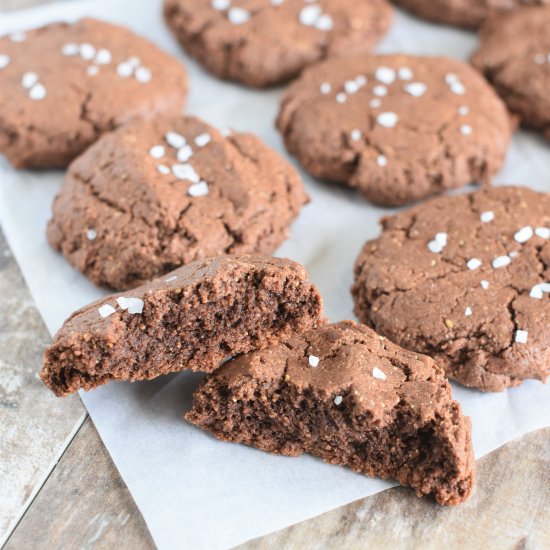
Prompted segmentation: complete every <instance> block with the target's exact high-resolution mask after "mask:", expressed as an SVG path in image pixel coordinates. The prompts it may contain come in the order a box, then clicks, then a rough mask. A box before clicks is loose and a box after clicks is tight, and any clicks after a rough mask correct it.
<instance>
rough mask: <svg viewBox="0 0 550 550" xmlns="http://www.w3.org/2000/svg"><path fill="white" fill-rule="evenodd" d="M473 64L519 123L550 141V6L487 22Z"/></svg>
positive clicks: (503, 16) (518, 12)
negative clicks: (517, 118) (516, 115)
mask: <svg viewBox="0 0 550 550" xmlns="http://www.w3.org/2000/svg"><path fill="white" fill-rule="evenodd" d="M480 38H481V46H480V48H479V50H478V51H477V53H476V54H475V55H474V56H473V58H472V64H473V65H474V66H475V67H476V68H477V69H479V70H480V71H481V72H483V73H484V74H485V76H486V77H487V79H488V80H489V82H490V83H491V84H492V85H493V86H494V87H495V89H496V91H497V92H498V93H499V94H500V96H501V97H502V99H503V100H504V102H505V103H506V105H508V108H509V109H510V110H511V111H512V112H513V113H516V114H518V115H519V117H520V118H521V120H522V122H523V123H524V124H525V125H526V126H529V127H531V128H534V129H536V130H539V131H541V132H542V133H543V134H544V135H545V136H546V138H547V139H550V5H548V6H546V7H536V8H525V9H522V10H519V11H516V12H513V13H510V14H506V15H502V16H500V17H496V18H494V19H490V20H489V21H488V22H487V23H486V24H485V25H484V26H483V27H482V30H481V34H480Z"/></svg>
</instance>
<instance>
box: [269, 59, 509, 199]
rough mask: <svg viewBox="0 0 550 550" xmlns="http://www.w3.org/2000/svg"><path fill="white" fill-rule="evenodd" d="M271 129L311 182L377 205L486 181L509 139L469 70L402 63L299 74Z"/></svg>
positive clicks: (483, 86) (354, 63)
mask: <svg viewBox="0 0 550 550" xmlns="http://www.w3.org/2000/svg"><path fill="white" fill-rule="evenodd" d="M277 126H278V128H279V130H280V131H281V133H282V135H283V138H284V141H285V145H286V147H287V149H288V151H289V152H290V153H292V154H293V155H295V156H296V157H297V158H298V160H299V161H300V162H301V163H302V165H303V166H304V168H305V169H306V170H308V171H309V172H310V173H311V174H313V175H314V176H317V177H319V178H324V179H327V180H333V181H336V182H341V183H346V184H348V185H350V186H351V187H355V188H357V189H359V190H360V191H361V192H362V193H363V194H364V195H365V196H366V197H367V198H368V199H369V200H371V201H372V202H375V203H378V204H382V205H398V204H404V203H407V202H411V201H414V200H417V199H420V198H424V197H427V196H429V195H432V194H434V193H440V192H441V191H443V190H445V189H451V188H456V187H461V186H465V185H468V184H470V183H472V182H479V181H486V180H489V179H490V178H491V176H492V175H493V174H494V173H495V172H497V171H498V170H499V168H500V166H501V164H502V162H503V159H504V156H505V154H506V150H507V148H508V144H509V141H510V134H511V124H510V119H509V116H508V114H507V112H506V108H505V106H504V104H503V103H502V101H501V100H500V99H499V98H498V97H497V95H496V94H495V92H494V91H493V90H492V89H491V87H490V86H489V85H488V84H487V83H486V82H485V80H484V79H483V78H482V76H481V75H479V74H478V73H477V71H475V70H473V69H472V68H471V67H469V66H468V65H466V64H464V63H461V62H460V61H457V60H453V59H448V58H441V57H416V56H409V55H382V56H362V57H351V58H346V59H333V60H328V61H326V62H324V63H321V64H319V65H316V66H315V67H311V68H310V69H307V70H306V71H305V72H304V73H303V74H302V76H301V77H300V78H299V79H298V80H297V81H296V82H294V83H293V84H291V85H290V86H289V88H288V89H287V91H286V93H285V95H284V96H283V100H282V104H281V108H280V113H279V117H278V121H277Z"/></svg>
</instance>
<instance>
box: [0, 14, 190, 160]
mask: <svg viewBox="0 0 550 550" xmlns="http://www.w3.org/2000/svg"><path fill="white" fill-rule="evenodd" d="M0 90H1V91H2V92H1V94H0V153H2V154H4V155H6V157H7V158H8V159H9V160H10V161H11V163H12V164H13V165H14V166H16V167H18V168H24V167H61V166H66V165H67V164H68V163H69V162H70V161H71V160H72V159H73V158H75V157H76V156H77V155H79V154H80V153H82V151H84V150H85V149H86V148H87V147H88V146H89V145H90V144H91V143H93V142H94V141H95V140H96V139H97V138H98V137H99V136H100V135H101V134H103V133H104V132H106V131H108V130H112V129H113V128H116V127H117V126H119V125H120V124H122V123H124V122H126V121H128V120H129V119H131V118H132V117H134V116H136V115H143V116H145V115H151V114H153V113H157V112H180V111H181V110H182V108H183V105H184V101H185V96H186V94H187V77H186V73H185V70H184V68H183V66H182V65H181V64H180V63H179V62H178V61H176V60H175V59H173V58H172V57H170V56H169V55H168V54H166V53H164V52H163V51H161V50H160V49H159V48H157V47H156V46H155V45H154V44H152V43H151V42H149V41H148V40H145V39H144V38H141V37H139V36H137V35H135V34H133V33H131V32H130V31H128V30H126V29H124V28H122V27H119V26H116V25H111V24H109V23H104V22H102V21H97V20H95V19H89V18H87V19H82V20H80V21H78V22H77V23H75V24H72V25H70V24H67V23H54V24H51V25H47V26H45V27H42V28H39V29H34V30H30V31H28V32H24V33H23V32H19V33H13V34H11V35H8V36H4V37H2V38H0Z"/></svg>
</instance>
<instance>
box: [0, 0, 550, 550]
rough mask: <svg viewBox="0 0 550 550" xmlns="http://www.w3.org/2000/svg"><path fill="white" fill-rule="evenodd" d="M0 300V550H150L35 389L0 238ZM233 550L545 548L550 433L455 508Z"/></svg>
mask: <svg viewBox="0 0 550 550" xmlns="http://www.w3.org/2000/svg"><path fill="white" fill-rule="evenodd" d="M45 1H47V0H0V6H1V9H2V11H5V10H8V9H14V8H17V7H23V6H25V7H26V6H28V5H31V4H39V3H44V2H45ZM0 297H1V298H0V546H1V547H5V548H6V549H10V550H15V549H17V550H20V549H25V550H27V549H35V548H63V549H72V548H83V549H88V548H115V547H116V548H117V549H118V548H129V549H132V550H138V549H150V548H154V547H155V546H154V543H153V541H152V539H151V536H150V534H149V532H148V530H147V527H146V525H145V522H144V520H143V518H142V516H141V514H140V512H139V510H138V509H137V508H136V505H135V503H134V502H133V500H132V497H131V495H130V493H129V491H128V489H127V487H126V485H125V484H124V482H123V481H122V479H121V477H120V475H119V473H118V471H117V469H116V467H115V465H114V464H113V462H112V460H111V458H110V456H109V454H108V452H107V450H106V449H105V446H104V445H103V443H102V441H101V439H100V437H99V435H98V433H97V431H96V429H95V427H94V425H93V422H92V421H91V419H90V418H89V417H88V415H87V413H86V410H85V408H84V406H83V404H82V403H81V401H80V399H79V398H78V397H77V396H73V397H71V398H68V399H64V400H60V399H57V398H55V397H54V396H53V395H52V394H51V393H50V392H49V391H47V390H46V389H45V387H44V386H43V385H42V383H41V381H40V379H39V378H38V372H39V369H40V366H41V359H42V352H43V349H44V347H45V346H46V345H47V344H48V342H49V341H50V337H49V334H48V332H47V330H46V327H45V326H44V324H43V322H42V320H41V317H40V315H39V313H38V311H37V309H36V307H35V306H34V304H33V300H32V298H31V296H30V294H29V291H28V289H27V287H26V285H25V282H24V280H23V278H22V276H21V272H20V270H19V268H18V266H17V263H16V261H15V260H14V258H13V256H12V254H11V251H10V249H9V247H8V245H7V243H6V241H5V238H4V236H3V233H2V231H1V228H0ZM4 545H5V546H4ZM182 548H185V545H184V544H183V543H182ZM242 548H248V549H268V548H269V549H271V548H277V549H280V548H285V549H286V548H290V549H293V548H296V549H301V548H308V549H309V548H312V549H317V548H339V549H340V548H369V549H379V548H380V549H388V548H392V549H394V550H400V549H416V548H422V549H440V548H448V549H455V548H467V549H468V550H473V549H478V548H479V549H484V550H485V549H493V548H494V549H498V550H504V549H518V550H519V549H528V550H531V549H550V428H547V429H544V430H539V431H537V432H533V433H530V434H527V435H525V436H524V437H522V438H520V439H518V440H515V441H513V442H511V443H509V444H507V445H505V446H504V447H501V448H500V449H498V450H496V451H495V452H493V453H491V454H489V455H487V456H486V457H484V458H482V459H481V460H479V461H478V464H477V485H476V489H475V491H474V494H473V496H472V497H471V498H470V500H469V501H468V502H466V503H465V504H463V505H461V506H458V507H455V508H443V507H440V506H437V505H436V504H434V503H433V502H432V501H430V500H429V499H418V498H416V497H415V496H414V494H412V492H411V491H409V490H407V489H404V488H394V489H389V490H387V491H384V492H382V493H379V494H377V495H374V496H372V497H369V498H366V499H363V500H360V501H357V502H355V503H352V504H350V505H348V506H344V507H342V508H339V509H337V510H334V511H332V512H328V513H326V514H323V515H321V516H319V517H317V518H314V519H312V520H309V521H306V522H303V523H301V524H298V525H295V526H292V527H289V528H287V529H284V530H282V531H279V532H277V533H274V534H271V535H268V536H266V537H263V538H261V539H257V540H254V541H251V542H249V543H247V544H245V545H243V547H242Z"/></svg>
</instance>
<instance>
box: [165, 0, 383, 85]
mask: <svg viewBox="0 0 550 550" xmlns="http://www.w3.org/2000/svg"><path fill="white" fill-rule="evenodd" d="M164 15H165V18H166V21H167V23H168V25H169V26H170V28H171V29H172V31H173V32H174V34H175V36H176V38H177V39H178V40H179V42H180V43H181V45H182V46H183V47H184V48H185V49H186V50H187V52H188V53H189V54H190V55H192V56H193V57H195V58H197V59H198V60H199V61H200V63H202V64H203V65H204V66H205V67H206V68H207V69H208V70H209V71H211V72H212V73H214V74H215V75H217V76H219V77H221V78H225V79H228V80H236V81H239V82H243V83H245V84H248V85H250V86H255V87H264V86H270V85H274V84H280V83H283V82H285V81H288V80H290V79H292V78H294V77H295V76H297V75H298V74H299V73H300V71H301V70H302V69H303V68H304V67H306V66H307V65H311V64H312V63H314V62H316V61H319V60H320V59H324V58H326V57H329V56H342V55H350V54H364V53H368V52H369V51H370V50H371V49H372V48H373V47H374V45H375V43H376V42H377V41H378V40H379V39H380V38H381V37H382V36H383V35H384V34H385V32H386V31H387V30H388V28H389V26H390V23H391V20H392V8H391V7H390V5H389V3H388V2H387V1H386V0H368V1H362V2H356V1H355V0H317V1H311V0H165V2H164Z"/></svg>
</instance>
